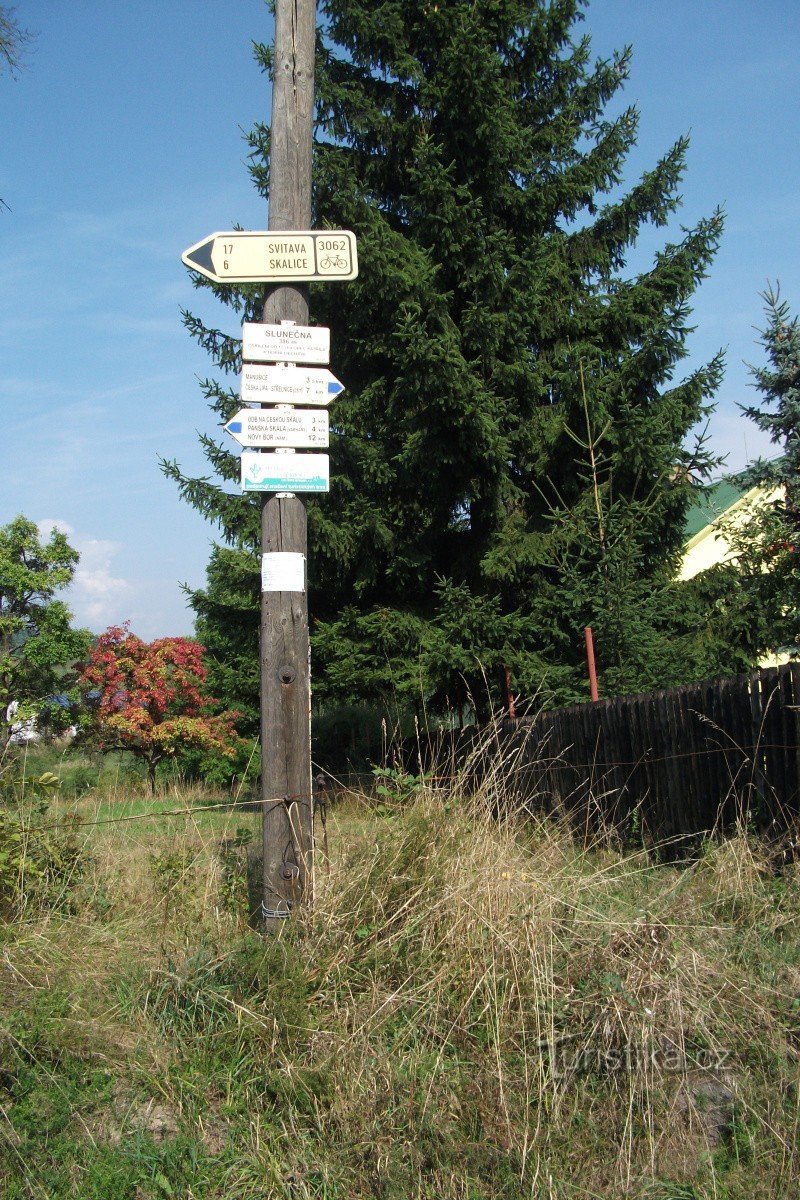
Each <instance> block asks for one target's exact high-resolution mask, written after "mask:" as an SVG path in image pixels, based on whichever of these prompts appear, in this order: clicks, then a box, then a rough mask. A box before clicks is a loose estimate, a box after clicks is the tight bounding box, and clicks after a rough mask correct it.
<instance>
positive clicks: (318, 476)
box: [241, 450, 330, 492]
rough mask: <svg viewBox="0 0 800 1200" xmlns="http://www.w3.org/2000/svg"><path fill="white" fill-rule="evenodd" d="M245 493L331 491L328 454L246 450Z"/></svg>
mask: <svg viewBox="0 0 800 1200" xmlns="http://www.w3.org/2000/svg"><path fill="white" fill-rule="evenodd" d="M241 462H242V491H243V492H327V491H329V490H330V470H329V460H328V455H327V454H259V453H258V451H257V450H243V451H242V458H241Z"/></svg>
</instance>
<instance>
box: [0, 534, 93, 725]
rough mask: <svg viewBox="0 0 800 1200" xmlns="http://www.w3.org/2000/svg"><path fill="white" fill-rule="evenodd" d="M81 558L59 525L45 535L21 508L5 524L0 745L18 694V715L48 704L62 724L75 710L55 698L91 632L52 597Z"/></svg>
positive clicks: (66, 688)
mask: <svg viewBox="0 0 800 1200" xmlns="http://www.w3.org/2000/svg"><path fill="white" fill-rule="evenodd" d="M77 563H78V552H77V550H74V549H73V548H72V546H70V544H69V542H68V541H67V539H66V536H65V535H64V534H63V533H62V532H61V531H60V530H59V529H53V530H52V532H51V534H50V537H49V538H48V539H47V540H45V539H43V538H42V537H41V536H40V534H39V530H38V527H37V526H36V525H35V524H34V522H33V521H30V520H29V519H28V518H27V517H23V516H19V517H16V518H15V519H14V520H13V521H11V522H10V523H9V524H8V525H5V526H3V528H1V529H0V749H1V748H3V747H5V745H6V744H7V742H8V739H9V735H10V730H11V723H12V718H11V717H10V716H9V713H8V708H9V705H10V704H11V703H12V702H13V701H15V702H16V704H17V706H18V708H17V711H16V714H15V717H14V719H15V720H24V719H25V718H26V717H27V718H31V717H38V716H39V715H40V714H41V713H42V712H43V710H47V711H48V712H49V713H50V715H51V717H52V719H53V723H55V724H56V727H57V726H58V720H59V717H61V719H62V723H64V722H65V721H66V719H67V718H68V717H69V716H70V715H71V714H70V709H69V707H65V706H64V705H63V704H60V703H59V704H58V705H56V704H54V703H53V699H54V695H55V693H59V694H60V695H61V696H64V697H65V696H68V694H69V693H70V691H71V690H72V688H73V685H74V683H75V681H76V675H75V671H74V670H73V667H74V664H75V663H76V661H78V660H80V659H81V658H82V657H83V656H84V655H85V654H86V652H87V651H88V647H89V642H90V634H89V633H88V631H87V630H85V629H73V628H72V625H71V614H70V611H69V609H68V608H67V606H66V604H64V602H63V601H62V600H57V599H56V598H55V597H56V593H57V592H59V591H61V590H62V589H63V588H65V587H66V586H67V585H68V584H69V583H70V582H71V580H72V577H73V575H74V573H75V567H76V566H77ZM73 698H75V697H73Z"/></svg>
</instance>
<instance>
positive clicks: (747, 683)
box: [501, 663, 800, 841]
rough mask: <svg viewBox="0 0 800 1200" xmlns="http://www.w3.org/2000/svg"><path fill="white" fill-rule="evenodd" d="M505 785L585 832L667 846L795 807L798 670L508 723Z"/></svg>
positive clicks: (799, 757)
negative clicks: (637, 835) (608, 832)
mask: <svg viewBox="0 0 800 1200" xmlns="http://www.w3.org/2000/svg"><path fill="white" fill-rule="evenodd" d="M501 742H502V747H503V758H504V760H505V766H504V770H503V772H502V774H503V780H504V783H505V784H506V785H507V787H508V788H509V790H510V791H511V793H512V795H513V796H514V797H515V798H516V799H517V800H518V801H521V802H523V803H525V804H526V805H527V806H530V807H531V808H540V809H541V808H544V809H546V810H548V811H553V812H564V813H567V814H568V815H569V817H570V819H571V820H572V821H573V823H574V824H575V825H576V826H577V827H583V828H585V830H586V832H587V834H590V833H594V832H597V831H599V830H601V829H602V828H607V827H609V826H612V825H613V826H615V827H617V828H619V829H622V830H628V831H636V830H639V829H641V831H642V833H643V834H644V835H645V836H647V837H648V838H652V839H653V840H654V841H665V840H676V841H679V840H680V839H682V838H683V837H686V836H692V835H696V834H698V833H702V832H704V831H707V830H711V829H715V828H727V827H730V826H731V825H732V824H733V823H734V822H735V821H736V820H737V819H739V818H741V817H744V818H745V819H747V820H749V821H751V822H753V823H754V824H755V825H757V826H758V827H759V828H764V827H767V826H769V825H770V824H771V823H772V822H779V823H780V824H784V823H785V822H786V820H787V819H791V818H794V817H797V815H798V812H800V770H799V769H800V663H790V664H787V665H785V666H782V667H774V668H769V669H767V670H762V671H756V672H753V673H752V674H748V675H737V676H734V677H733V678H731V679H715V680H708V681H705V682H703V683H697V684H690V685H687V686H685V687H680V688H674V689H670V690H668V691H663V690H662V691H655V692H648V693H646V694H642V695H636V696H621V697H618V698H615V699H613V700H601V701H598V702H595V703H587V704H577V705H573V706H572V707H570V708H562V709H558V710H556V711H554V712H541V713H538V714H537V715H536V716H534V717H525V718H521V719H520V720H517V721H515V722H506V723H504V725H503V727H502V737H501Z"/></svg>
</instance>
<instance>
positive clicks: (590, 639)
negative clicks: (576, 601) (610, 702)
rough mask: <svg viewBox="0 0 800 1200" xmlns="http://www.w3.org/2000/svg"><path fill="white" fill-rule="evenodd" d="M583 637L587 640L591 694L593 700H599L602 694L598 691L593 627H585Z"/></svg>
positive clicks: (587, 661) (587, 663) (587, 662)
mask: <svg viewBox="0 0 800 1200" xmlns="http://www.w3.org/2000/svg"><path fill="white" fill-rule="evenodd" d="M583 636H584V638H585V640H586V665H587V667H588V668H589V694H590V696H591V697H592V699H593V700H599V699H600V693H599V692H598V690H597V668H596V667H595V664H594V635H593V634H592V627H591V625H587V626H586V627H585V629H584V631H583Z"/></svg>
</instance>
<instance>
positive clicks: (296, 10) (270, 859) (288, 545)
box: [260, 0, 316, 928]
mask: <svg viewBox="0 0 800 1200" xmlns="http://www.w3.org/2000/svg"><path fill="white" fill-rule="evenodd" d="M315 31H316V4H315V0H277V2H276V5H275V53H274V61H273V71H272V74H273V81H272V120H271V138H270V168H269V229H271V230H295V229H309V228H310V227H311V145H312V137H313V114H314V40H315ZM262 321H265V322H268V323H271V324H278V323H279V322H281V321H294V322H295V323H296V324H298V325H307V324H308V286H307V285H304V284H284V285H281V286H279V287H274V288H271V289H270V290H269V292H268V293H267V296H266V299H265V302H264V310H263V313H262ZM261 548H262V553H264V554H268V553H274V552H276V551H277V552H286V551H288V552H290V553H297V554H302V555H303V558H304V559H305V557H306V554H307V535H306V502H305V500H304V499H303V498H302V497H301V496H297V495H280V494H278V495H266V496H265V497H264V499H263V501H262V508H261ZM304 574H305V575H306V576H307V572H306V571H304ZM260 660H261V757H262V766H261V797H262V801H263V842H264V897H263V903H262V915H263V918H264V922H265V925H266V927H267V928H270V927H272V928H274V927H275V926H276V925H277V924H278V923H279V922H280V921H281V920H282V919H283V918H285V917H287V916H288V915H289V912H290V911H291V908H292V905H293V904H296V903H297V902H298V901H299V900H301V899H302V898H303V897H306V896H307V895H308V892H309V890H310V888H311V885H312V878H313V850H314V847H313V809H312V794H311V730H310V717H311V690H310V679H309V641H308V601H307V593H306V591H305V581H304V590H303V591H297V592H272V591H265V590H263V588H262V592H261V654H260Z"/></svg>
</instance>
